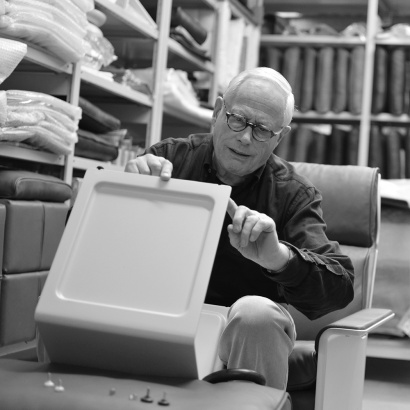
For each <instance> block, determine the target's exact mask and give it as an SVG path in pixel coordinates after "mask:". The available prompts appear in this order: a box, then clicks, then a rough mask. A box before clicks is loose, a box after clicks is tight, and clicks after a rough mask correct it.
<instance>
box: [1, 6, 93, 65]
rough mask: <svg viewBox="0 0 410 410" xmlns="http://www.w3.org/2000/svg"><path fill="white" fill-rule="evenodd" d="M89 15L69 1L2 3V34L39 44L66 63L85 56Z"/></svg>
mask: <svg viewBox="0 0 410 410" xmlns="http://www.w3.org/2000/svg"><path fill="white" fill-rule="evenodd" d="M85 22H86V13H85V12H84V11H82V10H81V9H79V8H78V7H77V6H76V5H75V4H74V3H73V2H71V1H70V0H59V2H56V1H54V0H7V1H6V0H0V33H3V34H5V35H8V36H11V37H14V38H19V39H23V40H25V41H28V42H31V43H33V44H36V45H39V46H41V47H43V48H45V49H47V50H49V51H51V52H52V53H53V54H55V55H56V56H58V57H59V58H61V59H62V60H63V61H66V62H77V61H79V60H80V59H81V58H82V57H83V55H84V53H85V47H84V41H83V39H84V37H85V35H86V29H85Z"/></svg>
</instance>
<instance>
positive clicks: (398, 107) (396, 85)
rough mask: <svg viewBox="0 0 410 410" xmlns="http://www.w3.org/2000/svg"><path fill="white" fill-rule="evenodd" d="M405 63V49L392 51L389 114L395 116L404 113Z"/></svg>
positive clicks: (399, 48)
mask: <svg viewBox="0 0 410 410" xmlns="http://www.w3.org/2000/svg"><path fill="white" fill-rule="evenodd" d="M405 62H406V49H405V48H404V47H397V48H393V49H391V51H390V62H389V73H390V74H389V86H388V106H389V112H390V113H391V114H393V115H401V114H403V112H404V89H405Z"/></svg>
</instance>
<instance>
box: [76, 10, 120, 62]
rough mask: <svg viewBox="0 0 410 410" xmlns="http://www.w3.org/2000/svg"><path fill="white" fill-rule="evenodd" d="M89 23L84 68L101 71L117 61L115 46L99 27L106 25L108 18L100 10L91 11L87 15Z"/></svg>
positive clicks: (85, 40)
mask: <svg viewBox="0 0 410 410" xmlns="http://www.w3.org/2000/svg"><path fill="white" fill-rule="evenodd" d="M87 19H88V23H87V25H86V34H85V37H84V43H85V55H84V57H83V58H82V59H81V63H82V66H86V67H88V68H92V69H94V70H100V69H101V68H102V67H107V66H109V65H110V64H111V63H112V62H114V61H116V60H117V58H118V57H117V56H116V55H115V50H114V46H113V45H112V44H111V42H110V41H109V40H108V39H107V38H106V37H104V34H103V32H102V31H101V29H100V28H99V27H101V26H102V25H104V23H105V22H106V20H107V16H106V15H105V14H104V13H103V12H101V11H100V10H95V9H94V10H91V11H89V12H88V13H87Z"/></svg>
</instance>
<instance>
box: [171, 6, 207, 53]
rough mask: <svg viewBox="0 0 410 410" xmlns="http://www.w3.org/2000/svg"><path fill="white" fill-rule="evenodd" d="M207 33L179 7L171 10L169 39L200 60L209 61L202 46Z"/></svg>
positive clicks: (198, 22) (197, 21)
mask: <svg viewBox="0 0 410 410" xmlns="http://www.w3.org/2000/svg"><path fill="white" fill-rule="evenodd" d="M207 35H208V32H207V30H206V29H205V28H204V27H203V26H202V25H201V22H200V21H199V20H197V19H196V18H194V17H192V16H191V15H190V14H189V13H187V12H186V11H185V10H184V9H183V8H181V7H175V8H173V10H172V16H171V30H170V37H171V38H173V39H174V40H176V41H178V42H179V43H180V44H182V45H183V46H184V47H185V48H186V49H187V50H189V51H190V52H192V53H194V54H195V55H197V56H198V57H200V58H203V59H208V60H209V59H210V56H209V54H208V50H207V49H206V48H205V47H202V45H203V44H204V43H205V41H206V39H207Z"/></svg>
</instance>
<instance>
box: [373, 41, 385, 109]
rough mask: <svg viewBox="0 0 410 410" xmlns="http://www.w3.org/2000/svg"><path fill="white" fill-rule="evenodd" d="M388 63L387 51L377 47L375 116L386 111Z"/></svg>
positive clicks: (374, 79)
mask: <svg viewBox="0 0 410 410" xmlns="http://www.w3.org/2000/svg"><path fill="white" fill-rule="evenodd" d="M388 61H389V60H388V52H387V49H386V48H385V47H380V46H378V47H376V53H375V60H374V75H373V95H372V113H373V114H379V113H381V112H385V110H386V101H387V73H388Z"/></svg>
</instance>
